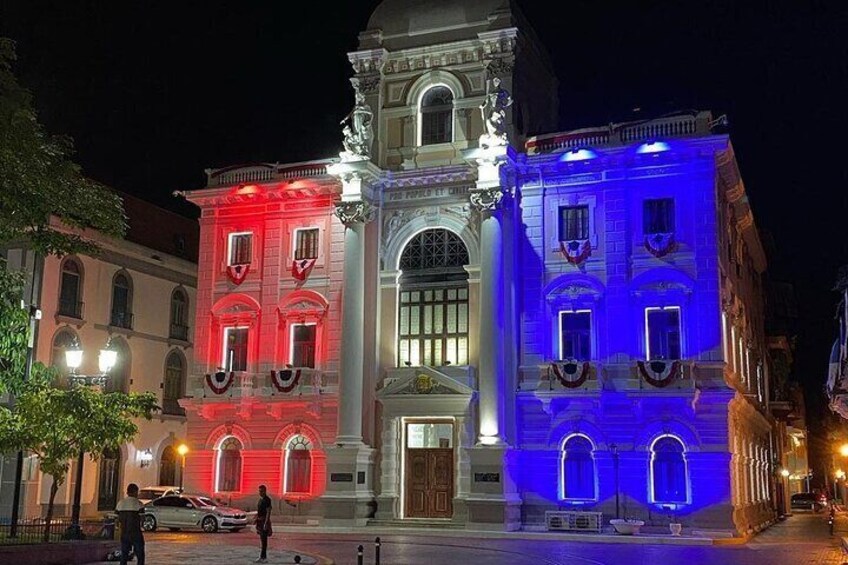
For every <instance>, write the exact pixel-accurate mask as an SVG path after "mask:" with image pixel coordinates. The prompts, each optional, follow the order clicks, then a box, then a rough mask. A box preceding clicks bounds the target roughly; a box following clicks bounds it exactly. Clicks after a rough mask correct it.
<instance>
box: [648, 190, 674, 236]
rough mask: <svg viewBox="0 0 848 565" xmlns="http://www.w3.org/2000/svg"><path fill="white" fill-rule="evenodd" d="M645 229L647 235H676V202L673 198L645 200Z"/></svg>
mask: <svg viewBox="0 0 848 565" xmlns="http://www.w3.org/2000/svg"><path fill="white" fill-rule="evenodd" d="M643 228H644V232H645V233H646V234H655V233H674V200H673V199H671V198H656V199H653V200H645V202H644V206H643Z"/></svg>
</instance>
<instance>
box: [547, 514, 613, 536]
mask: <svg viewBox="0 0 848 565" xmlns="http://www.w3.org/2000/svg"><path fill="white" fill-rule="evenodd" d="M603 523H604V520H603V514H602V513H601V512H584V511H579V510H556V511H554V510H548V511H547V512H545V524H546V525H547V527H548V530H552V531H561V532H600V531H601V527H602V525H603Z"/></svg>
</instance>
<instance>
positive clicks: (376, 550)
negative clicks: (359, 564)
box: [374, 536, 380, 565]
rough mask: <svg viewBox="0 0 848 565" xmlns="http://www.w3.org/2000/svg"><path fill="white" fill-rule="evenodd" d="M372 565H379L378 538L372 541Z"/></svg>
mask: <svg viewBox="0 0 848 565" xmlns="http://www.w3.org/2000/svg"><path fill="white" fill-rule="evenodd" d="M374 565H380V538H379V536H378V537H377V538H376V539H375V540H374Z"/></svg>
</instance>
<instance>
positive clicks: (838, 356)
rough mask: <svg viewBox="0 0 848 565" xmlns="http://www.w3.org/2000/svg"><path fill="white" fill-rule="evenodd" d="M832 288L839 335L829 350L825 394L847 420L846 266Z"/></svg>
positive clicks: (847, 314)
mask: <svg viewBox="0 0 848 565" xmlns="http://www.w3.org/2000/svg"><path fill="white" fill-rule="evenodd" d="M834 290H835V291H837V292H838V293H839V306H838V307H837V310H836V321H837V323H838V324H839V335H838V336H837V337H836V340H835V341H834V342H833V347H832V348H831V351H830V360H829V369H828V375H827V395H828V398H829V399H830V409H831V410H833V411H834V412H836V413H837V414H839V415H840V416H842V418H844V419H846V420H848V329H846V328H848V266H846V267H842V268H841V269H840V270H839V276H838V277H837V281H836V286H835V287H834Z"/></svg>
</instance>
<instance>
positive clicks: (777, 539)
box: [748, 512, 848, 565]
mask: <svg viewBox="0 0 848 565" xmlns="http://www.w3.org/2000/svg"><path fill="white" fill-rule="evenodd" d="M842 537H848V513H845V512H840V513H838V514H837V515H836V522H835V524H834V532H833V537H831V536H830V531H829V528H828V524H827V512H820V513H818V514H814V513H812V512H796V513H795V514H794V515H793V516H792V517H791V518H788V519H787V520H785V521H783V522H780V523H778V524H775V525H774V526H772V527H771V528H769V529H768V530H766V531H764V532H763V533H761V534H760V535H758V536H756V537H755V538H754V539H752V540H751V541H750V542H749V544H748V545H749V547H750V548H751V549H753V550H758V549H764V548H769V547H773V546H775V545H787V544H790V545H792V546H794V547H796V548H798V547H801V548H805V549H807V555H808V557H807V558H805V561H804V562H803V564H804V565H843V563H848V555H845V554H844V553H843V551H842V549H841V548H840V545H841V543H842Z"/></svg>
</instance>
